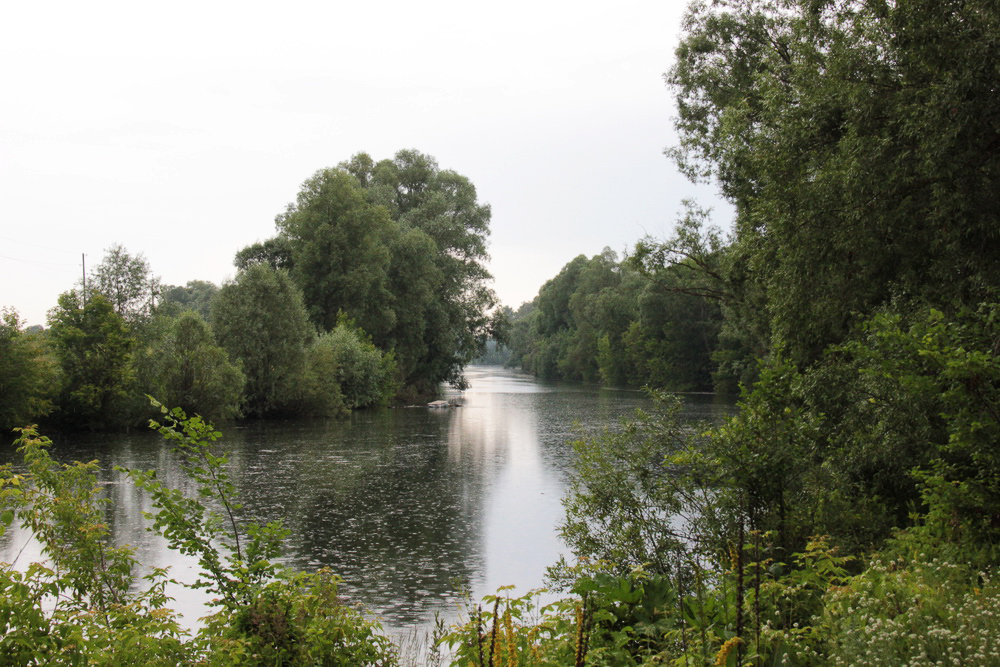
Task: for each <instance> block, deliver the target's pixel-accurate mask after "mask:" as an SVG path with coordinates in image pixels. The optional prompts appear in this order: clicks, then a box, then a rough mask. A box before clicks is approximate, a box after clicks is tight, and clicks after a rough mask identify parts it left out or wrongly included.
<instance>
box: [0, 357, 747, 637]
mask: <svg viewBox="0 0 1000 667" xmlns="http://www.w3.org/2000/svg"><path fill="white" fill-rule="evenodd" d="M467 377H468V379H469V380H470V381H471V383H472V387H471V388H470V389H468V390H467V391H465V392H463V393H461V394H459V393H458V392H454V391H450V392H446V397H449V398H456V399H459V400H460V401H461V402H462V405H461V407H458V408H451V409H441V410H432V409H427V408H395V409H383V410H370V411H363V412H358V413H355V414H354V415H352V417H351V418H350V420H345V421H338V420H310V421H285V422H267V423H252V424H241V425H239V426H229V427H227V428H225V429H223V431H224V434H225V435H224V437H223V438H222V440H221V441H220V443H221V445H222V447H223V448H224V449H225V450H227V451H228V452H230V464H231V474H232V475H233V479H234V481H235V482H236V484H237V486H238V488H239V489H240V490H241V493H242V498H241V499H242V502H243V503H244V505H245V509H246V512H247V513H248V514H249V515H251V516H253V517H254V518H256V519H257V520H258V521H261V522H264V521H269V520H273V519H280V520H282V521H283V522H284V524H285V526H286V527H287V528H289V529H290V530H291V535H292V537H291V538H290V540H289V543H288V549H287V551H288V558H287V560H288V562H289V563H291V564H292V565H295V566H299V567H303V568H310V569H315V568H318V567H329V568H331V569H332V570H333V571H335V572H337V573H338V574H340V575H341V576H342V577H343V578H344V584H343V586H342V589H341V590H342V593H343V594H344V596H345V597H346V598H348V599H350V600H351V601H355V602H358V603H361V604H363V605H364V606H365V607H366V608H367V609H368V610H369V611H370V612H371V614H372V615H374V616H376V617H378V618H380V619H381V620H382V621H383V623H384V625H385V626H386V628H387V630H388V631H390V632H391V633H393V634H401V633H405V632H408V631H410V630H412V629H417V630H421V629H424V628H427V627H428V626H429V624H430V623H431V622H432V621H433V618H434V615H435V613H440V614H442V615H443V616H444V617H445V618H449V619H450V618H454V617H455V616H456V615H457V613H458V611H459V610H460V609H461V602H462V593H463V591H469V592H471V594H472V596H473V599H478V598H479V597H481V596H482V595H485V594H487V593H492V592H494V591H496V589H497V588H498V587H499V586H505V585H515V586H517V587H518V589H519V590H521V591H527V590H528V589H530V588H535V587H538V586H541V585H542V580H543V576H544V573H545V568H546V567H547V566H549V565H551V564H552V563H554V562H555V561H556V560H557V559H558V557H559V555H560V553H562V552H563V551H564V547H563V546H562V544H561V543H560V541H559V538H558V536H557V534H556V529H555V527H556V525H557V523H558V522H559V520H560V519H561V517H562V507H561V505H560V499H561V497H562V493H563V487H564V484H565V481H566V473H567V468H568V464H569V460H570V458H571V456H572V448H571V446H570V445H569V441H570V440H572V439H573V438H574V437H576V436H577V435H579V434H580V433H581V432H583V433H587V432H591V433H592V432H595V431H600V430H601V429H603V428H605V427H614V426H615V425H616V424H617V423H618V420H619V419H620V418H621V417H624V416H628V415H631V414H633V413H634V411H635V410H636V408H639V407H643V406H647V405H648V401H647V399H646V398H645V396H644V394H642V393H641V392H636V391H625V390H613V389H600V388H596V387H580V386H575V385H563V384H558V385H557V384H546V383H542V382H539V381H537V380H535V379H533V378H532V377H530V376H528V375H524V374H521V373H518V372H516V371H511V370H504V369H501V368H498V367H492V366H480V367H471V368H469V369H467ZM685 404H686V406H687V407H686V410H687V413H688V414H689V415H690V417H691V418H692V419H700V418H705V419H712V418H717V417H718V416H720V415H722V414H725V413H727V412H729V411H731V409H732V408H731V403H730V402H728V401H725V400H718V399H716V398H715V397H713V396H709V395H688V396H686V397H685ZM53 455H54V456H55V457H56V458H58V459H60V460H66V461H69V460H74V459H79V460H90V459H98V460H100V462H101V464H102V467H103V470H102V473H101V480H102V483H104V484H105V485H106V486H107V487H108V491H109V494H110V495H111V497H112V500H113V505H112V507H113V509H112V516H111V520H112V525H113V530H114V534H115V539H116V541H117V542H119V543H129V544H132V545H133V546H134V547H136V549H137V551H138V554H137V555H138V557H139V560H140V562H141V563H143V565H144V567H147V568H151V567H154V566H159V567H163V566H170V567H171V573H172V575H173V576H174V577H175V578H178V579H181V580H187V581H193V580H194V578H195V575H196V572H197V564H196V563H195V562H194V561H193V560H192V559H189V558H186V557H183V556H180V555H179V554H176V553H174V552H171V551H169V550H168V549H166V548H165V546H164V543H163V542H162V540H160V539H159V538H157V537H156V536H154V535H152V534H150V533H148V532H147V531H146V530H145V526H146V524H145V521H144V519H143V518H142V514H141V513H142V511H149V510H151V509H152V508H151V507H150V505H149V502H148V499H147V498H146V497H145V496H144V495H143V494H141V493H140V492H138V491H136V490H135V489H134V488H133V487H131V485H129V484H127V483H123V479H122V478H121V476H119V475H118V474H116V473H115V472H113V471H112V470H111V467H112V466H113V465H122V466H126V467H130V468H143V469H145V468H155V469H156V470H157V471H158V475H159V477H160V478H161V479H164V480H165V481H166V482H167V483H168V484H169V485H172V486H178V487H186V486H190V485H189V484H187V483H186V480H185V479H184V478H183V476H182V475H181V474H180V472H179V469H178V468H177V466H176V462H175V460H174V457H173V455H172V454H171V453H170V451H169V446H168V445H167V444H166V443H165V441H163V440H162V438H160V437H159V436H158V435H156V434H153V433H139V434H132V435H129V436H119V435H115V436H101V437H91V436H87V437H81V436H73V437H72V438H66V441H65V442H63V441H58V442H57V443H56V446H55V447H54V449H53ZM2 456H3V457H9V456H10V453H9V452H4V453H3V454H2ZM15 558H17V559H18V563H26V562H30V560H33V559H35V560H37V559H38V558H39V555H38V552H37V545H35V544H33V543H32V542H31V541H30V539H29V536H27V535H25V534H24V533H23V532H21V531H18V530H12V531H10V532H8V534H7V535H6V536H4V537H2V538H0V561H5V562H11V561H13V560H14V559H15ZM171 592H172V594H173V595H174V596H175V597H176V598H177V603H176V606H177V608H178V609H179V610H180V611H181V612H182V613H183V614H184V615H185V617H186V618H187V619H188V620H189V621H190V622H192V623H193V622H195V619H197V618H198V617H199V616H201V615H203V612H204V607H203V604H204V599H203V598H201V597H199V594H197V593H194V592H191V591H187V590H185V589H183V588H176V589H173V590H172V591H171Z"/></svg>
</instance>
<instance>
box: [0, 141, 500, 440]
mask: <svg viewBox="0 0 1000 667" xmlns="http://www.w3.org/2000/svg"><path fill="white" fill-rule="evenodd" d="M489 220H490V208H489V206H488V205H484V204H480V203H479V202H478V201H477V198H476V191H475V187H474V186H473V185H472V183H471V182H469V180H468V179H467V178H465V177H464V176H461V175H459V174H457V173H455V172H452V171H447V170H441V169H440V168H439V167H438V165H437V163H436V162H435V160H434V159H433V158H431V157H430V156H427V155H423V154H421V153H419V152H417V151H412V150H407V151H400V152H399V153H397V154H396V156H395V157H394V158H393V159H391V160H382V161H381V162H378V163H376V162H374V161H373V160H372V159H371V158H370V157H369V156H368V155H366V154H363V153H361V154H358V155H355V156H354V157H353V158H351V160H350V161H348V162H344V163H341V164H340V165H339V166H338V167H336V168H331V169H324V170H321V171H319V172H317V173H316V174H315V175H314V176H312V177H311V178H310V179H309V180H307V181H306V182H305V183H304V184H303V186H302V189H301V191H300V192H299V195H298V197H297V199H296V201H295V202H294V203H292V204H289V206H288V208H287V210H286V211H285V212H284V213H282V214H280V215H279V216H278V217H277V219H276V225H277V230H278V233H277V235H276V236H275V237H273V238H271V239H268V240H266V241H264V242H261V243H255V244H253V245H251V246H248V247H246V248H243V249H242V250H240V251H239V252H237V253H236V258H235V265H236V267H237V269H238V272H237V274H236V277H235V278H234V279H232V280H231V281H229V282H227V283H226V284H224V285H222V286H221V287H218V286H216V285H214V284H212V283H210V282H206V281H197V280H196V281H191V282H189V283H188V284H187V285H186V286H183V287H181V286H164V285H162V284H161V283H160V281H159V279H158V278H156V277H155V276H154V274H153V273H152V271H151V269H150V267H149V265H148V263H147V262H146V261H145V259H144V258H143V256H142V255H141V254H139V255H131V254H129V252H128V251H127V250H125V249H124V248H122V247H120V246H114V247H112V248H110V249H109V250H108V252H107V255H106V256H105V258H104V260H103V261H102V262H101V263H100V264H99V265H98V266H97V267H96V268H95V269H94V270H92V271H91V273H90V275H89V276H88V277H87V279H86V280H85V281H84V284H81V285H79V286H78V287H77V288H76V289H73V290H70V291H68V292H66V293H64V294H63V295H61V296H60V297H59V300H58V304H57V305H56V306H55V307H54V308H53V309H52V310H51V311H50V312H49V316H48V325H49V326H48V328H47V329H44V330H40V328H33V329H32V330H28V329H25V327H24V325H23V323H22V322H21V320H20V319H19V317H18V315H17V313H16V312H15V311H13V310H10V309H7V310H5V311H4V313H3V322H2V325H0V389H2V391H0V427H2V428H11V427H14V426H23V425H25V424H27V423H31V422H36V421H38V420H39V419H44V420H46V423H51V424H54V425H58V426H60V427H63V428H71V429H72V428H85V429H93V430H105V429H116V428H127V427H129V426H132V425H141V424H144V423H145V420H146V419H147V418H148V410H149V408H148V402H147V401H146V399H145V395H146V394H149V395H153V396H156V397H157V398H159V399H160V400H162V401H164V402H165V403H167V404H169V405H176V406H182V407H183V408H184V409H185V410H187V411H189V412H192V413H198V414H202V415H204V416H205V417H206V418H210V419H229V418H233V417H238V416H245V417H254V418H263V417H275V416H295V415H298V416H336V415H341V414H344V413H346V412H347V411H350V410H352V409H355V408H361V407H367V406H372V405H378V404H384V403H386V402H388V401H390V400H392V399H394V398H399V399H413V398H415V397H419V396H423V395H427V394H430V393H433V392H434V391H435V389H436V387H437V386H438V384H439V383H441V382H445V381H447V382H451V383H452V384H455V385H458V386H461V385H462V383H463V382H464V380H463V378H462V368H463V366H464V365H465V364H466V363H468V362H469V361H470V360H471V359H473V358H474V357H476V356H477V355H479V354H481V353H482V351H483V350H484V349H485V343H486V341H487V339H488V338H490V336H492V335H496V336H500V337H502V336H503V333H504V326H503V325H504V321H505V320H504V319H503V316H502V312H498V314H497V315H491V311H492V310H493V309H494V307H495V306H496V305H497V302H496V297H495V295H494V293H493V291H492V290H491V289H490V288H489V286H488V282H489V281H490V279H491V277H490V275H489V273H488V272H487V271H486V269H485V268H484V266H483V262H484V261H485V260H486V259H487V253H486V244H487V237H488V235H489Z"/></svg>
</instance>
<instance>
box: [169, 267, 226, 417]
mask: <svg viewBox="0 0 1000 667" xmlns="http://www.w3.org/2000/svg"><path fill="white" fill-rule="evenodd" d="M218 291H219V287H218V285H216V284H215V283H212V282H208V281H206V280H189V281H188V283H187V284H186V285H185V286H184V287H180V286H177V285H164V286H163V288H162V290H161V297H162V299H163V301H162V304H170V303H174V304H177V305H178V306H179V307H180V308H181V309H182V310H184V309H188V310H193V311H195V312H196V313H198V314H199V315H201V317H202V319H204V320H208V317H209V314H210V313H211V309H212V298H213V297H214V296H215V293H216V292H218ZM171 405H172V404H171Z"/></svg>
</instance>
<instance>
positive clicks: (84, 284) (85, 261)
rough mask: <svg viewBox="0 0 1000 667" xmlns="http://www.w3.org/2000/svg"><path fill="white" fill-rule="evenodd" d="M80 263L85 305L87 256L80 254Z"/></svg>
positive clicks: (85, 302) (84, 302)
mask: <svg viewBox="0 0 1000 667" xmlns="http://www.w3.org/2000/svg"><path fill="white" fill-rule="evenodd" d="M80 261H81V262H82V264H83V305H84V306H86V305H87V256H86V255H85V254H83V253H82V252H81V253H80Z"/></svg>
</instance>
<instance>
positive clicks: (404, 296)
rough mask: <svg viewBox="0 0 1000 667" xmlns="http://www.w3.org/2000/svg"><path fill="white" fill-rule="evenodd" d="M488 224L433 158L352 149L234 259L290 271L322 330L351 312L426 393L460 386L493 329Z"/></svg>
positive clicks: (461, 180)
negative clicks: (375, 156)
mask: <svg viewBox="0 0 1000 667" xmlns="http://www.w3.org/2000/svg"><path fill="white" fill-rule="evenodd" d="M489 221H490V208H489V206H488V205H483V204H479V203H478V201H477V199H476V189H475V187H474V186H473V185H472V183H471V182H470V181H469V180H468V179H467V178H465V177H464V176H461V175H459V174H457V173H455V172H452V171H447V170H441V169H439V167H438V165H437V163H436V162H435V161H434V159H433V158H431V157H430V156H427V155H423V154H421V153H419V152H417V151H412V150H406V151H400V152H399V153H397V154H396V156H395V157H394V158H393V159H392V160H382V161H381V162H378V163H376V162H374V160H372V159H371V158H370V157H369V156H368V155H366V154H364V153H359V154H358V155H355V156H354V157H353V158H351V160H350V161H348V162H345V163H342V164H341V165H339V166H338V167H336V168H331V169H323V170H320V171H318V172H316V174H314V175H313V176H312V177H311V178H309V179H308V180H307V181H306V182H305V183H303V185H302V189H301V190H300V192H299V194H298V197H297V198H296V200H295V202H294V203H292V204H289V206H288V209H287V210H286V211H285V212H284V213H282V214H281V215H279V216H278V217H277V218H276V220H275V223H276V226H277V229H278V235H277V236H276V237H274V238H272V239H269V240H267V241H265V242H263V243H257V244H254V245H252V246H249V247H247V248H244V249H243V250H241V251H240V252H238V253H237V255H236V265H237V267H238V268H241V269H247V268H249V267H251V266H254V265H258V264H266V265H269V266H271V267H273V268H280V269H287V270H288V272H289V276H290V277H291V279H292V280H293V282H294V283H295V284H296V285H297V286H298V287H299V288H300V289H301V290H302V293H303V298H304V303H305V306H306V309H307V312H308V314H309V319H310V321H311V322H312V323H313V324H314V325H315V326H316V327H317V328H318V330H319V331H320V332H326V331H331V330H332V329H333V328H334V327H335V326H336V324H337V322H339V321H340V318H341V317H342V316H346V317H349V318H350V319H351V320H352V321H354V322H355V323H356V325H357V326H358V327H360V328H361V329H362V330H363V331H364V332H365V333H366V334H367V335H369V336H371V339H372V342H373V343H374V344H375V346H376V347H378V348H379V349H380V350H383V351H384V352H387V353H388V352H392V353H393V354H394V355H395V358H396V361H397V370H398V373H399V375H400V379H401V381H402V382H403V384H404V385H407V386H409V387H411V388H412V389H413V390H416V391H418V392H422V393H427V392H433V390H434V388H435V387H436V385H437V384H438V383H439V382H442V381H448V382H452V383H453V384H456V385H460V384H461V383H462V380H461V370H462V367H463V366H464V365H465V364H466V363H468V362H469V361H470V360H472V359H473V358H475V357H476V356H477V355H478V354H480V353H481V352H482V351H483V349H484V345H485V342H486V340H487V338H488V337H489V335H490V334H492V333H494V330H495V329H496V327H497V321H496V320H494V319H491V317H490V316H489V311H490V310H491V309H492V308H493V307H494V306H495V305H496V303H497V302H496V296H495V295H494V294H493V292H492V290H491V289H489V288H488V286H487V283H488V281H489V280H490V275H489V273H488V272H487V271H486V269H485V268H484V266H483V263H484V262H485V261H486V260H487V259H488V255H487V253H486V239H487V236H488V235H489Z"/></svg>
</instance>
